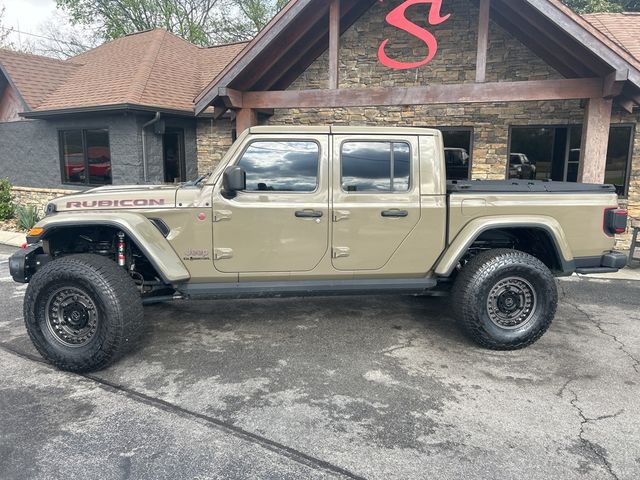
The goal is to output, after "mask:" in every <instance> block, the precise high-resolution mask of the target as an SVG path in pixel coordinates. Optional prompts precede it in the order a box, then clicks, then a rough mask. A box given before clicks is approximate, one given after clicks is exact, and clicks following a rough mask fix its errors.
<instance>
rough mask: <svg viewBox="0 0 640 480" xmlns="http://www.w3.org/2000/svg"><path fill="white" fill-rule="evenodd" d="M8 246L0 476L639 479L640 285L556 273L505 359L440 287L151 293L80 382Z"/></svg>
mask: <svg viewBox="0 0 640 480" xmlns="http://www.w3.org/2000/svg"><path fill="white" fill-rule="evenodd" d="M9 252H11V249H7V248H4V247H0V311H1V312H2V314H1V316H0V379H1V380H0V478H1V479H40V478H41V479H55V478H65V479H75V478H83V479H86V478H100V479H123V478H153V479H159V478H171V479H175V478H202V479H204V478H233V479H236V478H238V479H248V478H259V479H267V478H268V479H271V478H274V479H275V478H292V479H294V478H295V479H307V478H309V479H313V478H352V479H354V478H367V479H391V478H401V479H410V478H416V479H418V478H419V479H424V478H438V479H448V478H451V479H461V478H482V479H513V478H519V479H525V478H531V479H534V478H535V479H547V478H548V479H558V478H562V479H573V478H575V479H585V478H586V479H592V478H593V479H609V478H611V479H637V478H640V311H639V310H638V307H639V306H640V282H637V281H625V280H602V279H592V280H587V279H583V278H577V277H572V278H571V279H567V280H562V281H560V287H561V297H562V300H561V305H560V308H559V312H558V316H557V319H556V322H555V323H554V325H553V327H552V329H551V331H550V332H549V333H548V334H547V335H546V336H545V337H544V338H543V339H542V340H541V341H540V342H539V343H538V344H536V345H534V346H533V347H531V348H529V349H527V350H524V351H520V352H508V353H498V352H490V351H485V350H481V349H479V348H477V347H475V346H474V345H472V344H470V343H469V342H468V341H467V340H466V339H465V338H463V337H462V336H461V335H460V334H459V333H458V331H457V330H456V328H455V326H454V325H453V321H452V320H451V318H450V317H449V316H448V312H449V307H448V304H447V301H446V300H444V299H427V298H414V297H402V296H395V297H356V298H315V299H302V300H301V299H287V300H281V299H278V300H243V301H217V302H193V303H175V304H168V305H163V306H160V305H159V306H153V307H148V308H147V309H146V310H145V315H146V320H147V327H146V336H145V340H144V342H143V345H142V347H141V349H140V350H139V351H137V352H135V353H133V354H131V355H129V356H128V357H126V358H125V359H124V360H122V361H121V362H120V363H118V364H116V365H114V366H112V367H111V368H109V369H107V370H105V371H103V372H100V373H98V374H95V375H91V376H79V375H73V374H67V373H62V372H59V371H56V370H55V369H53V368H51V367H49V366H48V365H46V364H44V363H42V362H41V361H40V360H39V357H38V355H37V353H36V352H35V350H34V349H33V347H32V346H31V344H30V342H29V340H28V338H27V335H26V333H25V330H24V327H23V325H22V313H21V311H22V297H23V294H24V289H25V288H24V287H23V286H19V285H17V284H14V283H12V282H11V280H10V278H9V277H8V273H7V262H6V258H7V254H8V253H9Z"/></svg>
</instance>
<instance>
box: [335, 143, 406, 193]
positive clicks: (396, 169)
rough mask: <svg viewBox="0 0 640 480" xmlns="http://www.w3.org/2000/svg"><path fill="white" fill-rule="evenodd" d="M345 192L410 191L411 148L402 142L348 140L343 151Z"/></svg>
mask: <svg viewBox="0 0 640 480" xmlns="http://www.w3.org/2000/svg"><path fill="white" fill-rule="evenodd" d="M341 161H342V189H343V190H344V191H345V192H407V191H409V186H410V183H411V173H410V172H411V148H410V147H409V145H408V144H406V143H402V142H345V143H344V144H343V145H342V151H341Z"/></svg>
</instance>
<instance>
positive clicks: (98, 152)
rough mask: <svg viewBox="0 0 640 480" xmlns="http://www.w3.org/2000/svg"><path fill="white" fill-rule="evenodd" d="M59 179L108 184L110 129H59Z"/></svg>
mask: <svg viewBox="0 0 640 480" xmlns="http://www.w3.org/2000/svg"><path fill="white" fill-rule="evenodd" d="M60 155H61V166H62V183H70V184H78V185H110V184H111V149H110V148H109V131H108V130H106V129H99V130H64V131H61V132H60Z"/></svg>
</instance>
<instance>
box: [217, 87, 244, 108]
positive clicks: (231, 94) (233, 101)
mask: <svg viewBox="0 0 640 480" xmlns="http://www.w3.org/2000/svg"><path fill="white" fill-rule="evenodd" d="M218 96H219V97H220V98H221V99H222V102H223V103H224V106H225V107H227V108H242V107H243V105H242V92H239V91H238V90H234V89H233V88H229V87H220V88H219V89H218Z"/></svg>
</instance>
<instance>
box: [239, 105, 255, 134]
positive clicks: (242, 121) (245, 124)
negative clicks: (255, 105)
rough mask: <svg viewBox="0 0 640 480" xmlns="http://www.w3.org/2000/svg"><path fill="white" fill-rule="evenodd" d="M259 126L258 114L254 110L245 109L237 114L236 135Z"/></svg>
mask: <svg viewBox="0 0 640 480" xmlns="http://www.w3.org/2000/svg"><path fill="white" fill-rule="evenodd" d="M257 124H258V112H257V111H256V110H254V109H252V108H243V109H241V110H238V111H237V112H236V135H240V134H241V133H242V132H244V131H245V130H247V129H249V128H251V127H254V126H256V125H257Z"/></svg>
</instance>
